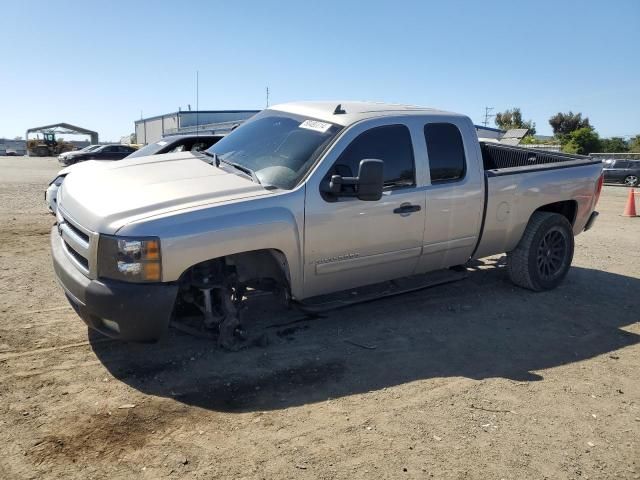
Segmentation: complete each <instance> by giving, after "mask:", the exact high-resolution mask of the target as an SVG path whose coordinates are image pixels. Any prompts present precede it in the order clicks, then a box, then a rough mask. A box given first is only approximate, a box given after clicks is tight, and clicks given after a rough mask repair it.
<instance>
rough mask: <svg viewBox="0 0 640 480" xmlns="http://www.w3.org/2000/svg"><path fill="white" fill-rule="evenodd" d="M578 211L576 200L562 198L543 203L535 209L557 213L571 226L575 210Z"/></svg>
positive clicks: (574, 217) (574, 218)
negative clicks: (562, 199)
mask: <svg viewBox="0 0 640 480" xmlns="http://www.w3.org/2000/svg"><path fill="white" fill-rule="evenodd" d="M577 211H578V202H576V201H575V200H564V201H562V202H555V203H549V204H547V205H543V206H541V207H540V208H538V209H537V210H536V212H551V213H559V214H560V215H562V216H563V217H565V218H566V219H567V220H568V221H569V223H570V224H571V225H572V226H573V222H574V221H575V220H576V212H577Z"/></svg>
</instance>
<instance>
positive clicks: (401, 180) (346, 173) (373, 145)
mask: <svg viewBox="0 0 640 480" xmlns="http://www.w3.org/2000/svg"><path fill="white" fill-rule="evenodd" d="M367 158H372V159H376V160H382V161H383V162H384V186H385V188H386V189H391V188H398V187H406V186H411V185H415V166H414V158H413V144H412V143H411V134H410V133H409V129H408V128H407V127H405V126H404V125H388V126H384V127H376V128H372V129H370V130H367V131H366V132H363V133H361V134H360V135H358V136H357V137H356V138H355V139H354V140H353V141H352V142H351V143H350V144H349V146H348V147H347V148H346V149H345V150H344V151H343V152H342V154H341V155H340V157H339V158H338V160H336V163H334V165H333V168H332V169H331V172H330V173H329V177H330V176H331V175H341V176H343V177H356V176H357V175H358V169H359V167H360V161H361V160H364V159H367Z"/></svg>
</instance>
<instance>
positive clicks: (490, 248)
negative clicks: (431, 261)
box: [473, 164, 602, 258]
mask: <svg viewBox="0 0 640 480" xmlns="http://www.w3.org/2000/svg"><path fill="white" fill-rule="evenodd" d="M601 170H602V166H601V165H600V164H585V165H578V166H570V167H566V168H549V169H545V168H542V169H538V170H535V169H533V170H527V171H520V172H502V173H501V174H498V175H495V174H492V173H491V172H487V175H488V191H487V193H488V195H487V211H486V217H485V224H484V231H483V233H482V239H481V241H480V245H479V246H478V249H477V250H476V252H475V254H474V256H473V257H474V258H480V257H486V256H488V255H494V254H497V253H503V252H508V251H511V250H513V249H514V248H515V247H516V245H517V244H518V242H519V241H520V238H521V237H522V234H523V233H524V229H525V227H526V226H527V223H528V222H529V218H530V217H531V215H532V214H533V212H534V211H536V210H537V209H538V208H540V207H542V206H544V205H548V204H551V203H556V202H561V201H565V200H574V201H575V202H576V203H577V211H576V216H575V221H574V222H573V232H574V235H577V234H579V233H580V232H582V230H584V226H585V224H586V223H587V220H588V219H589V215H590V214H591V212H592V211H593V209H594V207H595V205H594V201H595V195H594V193H595V190H596V184H597V181H598V178H599V176H600V173H601Z"/></svg>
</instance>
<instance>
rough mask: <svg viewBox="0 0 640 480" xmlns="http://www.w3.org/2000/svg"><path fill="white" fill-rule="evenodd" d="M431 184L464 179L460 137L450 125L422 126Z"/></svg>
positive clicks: (463, 158)
mask: <svg viewBox="0 0 640 480" xmlns="http://www.w3.org/2000/svg"><path fill="white" fill-rule="evenodd" d="M424 138H425V141H426V142H427V154H428V155H429V170H430V172H431V183H432V184H433V183H444V182H455V181H458V180H461V179H462V178H464V175H465V173H466V170H467V168H466V160H465V156H464V145H463V143H462V135H461V134H460V130H458V127H456V126H455V125H453V124H452V123H428V124H427V125H425V126H424Z"/></svg>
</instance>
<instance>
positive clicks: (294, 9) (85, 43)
mask: <svg viewBox="0 0 640 480" xmlns="http://www.w3.org/2000/svg"><path fill="white" fill-rule="evenodd" d="M0 18H1V19H2V21H1V23H2V28H1V29H0V113H1V115H0V137H2V136H8V137H13V136H17V135H24V131H25V130H26V129H27V128H28V127H33V126H39V125H43V124H47V123H54V122H68V123H73V124H77V125H80V126H84V127H87V128H90V129H94V130H97V131H98V132H99V133H100V136H101V139H104V140H109V139H113V140H117V139H119V138H120V136H121V135H125V134H127V133H130V132H132V131H133V122H134V120H135V119H137V118H139V117H140V112H141V111H142V112H143V113H144V115H145V116H151V115H157V114H162V113H166V112H170V111H175V110H177V109H178V107H179V106H181V107H183V108H186V105H187V104H189V103H190V104H191V105H192V106H193V107H195V72H196V70H198V71H199V72H200V74H199V75H200V108H201V109H253V108H256V109H259V108H263V107H264V105H265V87H266V86H267V85H268V86H269V87H270V90H271V103H272V104H273V103H279V102H286V101H293V100H319V99H350V100H376V101H388V102H400V103H412V104H419V105H426V106H432V107H437V108H442V109H446V110H452V111H456V112H461V113H464V114H466V115H469V116H470V117H471V118H472V119H473V120H474V122H476V123H479V122H481V121H482V116H483V112H484V107H485V106H492V107H495V109H496V110H504V109H506V108H510V107H514V106H519V107H520V108H521V109H522V111H523V113H524V116H525V118H527V119H529V118H531V119H533V120H534V121H535V122H536V124H537V128H538V132H539V133H541V134H549V133H551V131H550V127H549V125H548V123H547V120H548V118H549V117H550V116H551V115H552V114H554V113H556V112H558V111H568V110H573V111H574V112H575V111H580V112H583V113H584V114H585V115H587V116H589V118H590V119H591V123H592V124H593V125H594V126H595V127H596V129H597V130H598V132H599V133H600V134H601V135H603V136H611V135H635V134H638V133H640V62H638V50H639V48H640V1H638V0H628V1H625V0H616V1H607V2H605V1H598V2H596V1H589V0H583V1H563V0H555V1H546V0H542V1H535V2H532V1H531V2H513V1H444V0H438V1H403V0H393V1H386V2H382V1H371V0H369V1H347V0H342V1H334V0H324V1H311V0H308V1H271V2H265V1H241V0H235V1H219V2H214V1H202V2H199V1H187V0H184V1H175V0H173V1H157V2H150V1H149V2H143V1H139V2H125V1H122V2H119V1H109V2H92V1H82V2H72V1H64V0H59V1H57V2H55V3H51V2H45V1H35V0H31V1H30V0H7V1H5V2H3V5H2V7H1V8H0Z"/></svg>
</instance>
